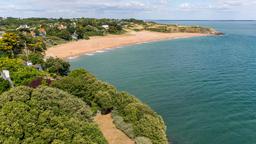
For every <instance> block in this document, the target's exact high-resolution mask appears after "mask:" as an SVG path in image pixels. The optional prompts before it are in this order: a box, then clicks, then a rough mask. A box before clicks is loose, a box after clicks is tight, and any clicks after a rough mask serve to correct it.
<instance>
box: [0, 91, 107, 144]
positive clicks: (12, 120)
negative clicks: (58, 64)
mask: <svg viewBox="0 0 256 144" xmlns="http://www.w3.org/2000/svg"><path fill="white" fill-rule="evenodd" d="M91 116H92V113H91V110H90V108H89V107H88V106H87V105H86V104H85V103H84V102H83V101H82V100H80V99H79V98H76V97H74V96H72V95H70V94H68V93H65V92H63V91H61V90H58V89H54V88H48V87H41V88H38V89H30V88H28V87H17V88H14V89H11V90H10V91H8V92H6V93H3V94H2V95H0V120H1V122H2V123H1V125H0V135H1V136H0V143H42V144H44V143H45V144H47V143H56V144H57V143H88V144H89V143H90V144H91V143H97V144H106V143H107V142H106V140H105V139H104V137H103V135H102V133H101V132H100V130H99V129H98V127H97V126H96V125H95V124H93V123H92V122H91Z"/></svg>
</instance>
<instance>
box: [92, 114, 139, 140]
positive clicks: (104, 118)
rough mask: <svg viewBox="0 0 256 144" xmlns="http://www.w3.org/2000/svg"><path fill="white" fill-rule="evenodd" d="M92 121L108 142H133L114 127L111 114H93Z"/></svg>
mask: <svg viewBox="0 0 256 144" xmlns="http://www.w3.org/2000/svg"><path fill="white" fill-rule="evenodd" d="M94 121H95V122H96V123H97V124H98V125H99V127H100V130H101V132H102V133H103V135H104V137H105V138H106V140H107V141H108V143H109V144H134V141H132V140H131V139H130V138H129V137H128V136H127V135H125V134H124V133H123V132H122V131H120V130H119V129H117V128H116V126H115V124H114V123H113V119H112V117H111V114H108V115H101V114H98V115H97V116H95V118H94Z"/></svg>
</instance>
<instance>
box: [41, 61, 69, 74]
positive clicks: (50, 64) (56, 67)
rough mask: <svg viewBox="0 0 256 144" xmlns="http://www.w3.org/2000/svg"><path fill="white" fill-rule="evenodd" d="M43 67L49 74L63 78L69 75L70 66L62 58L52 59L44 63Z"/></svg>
mask: <svg viewBox="0 0 256 144" xmlns="http://www.w3.org/2000/svg"><path fill="white" fill-rule="evenodd" d="M43 67H44V69H45V70H46V71H47V72H49V73H55V74H57V75H62V76H63V75H67V74H68V72H69V67H70V64H69V63H68V62H66V61H64V60H62V59H60V58H53V57H50V58H48V59H47V60H46V62H45V63H43Z"/></svg>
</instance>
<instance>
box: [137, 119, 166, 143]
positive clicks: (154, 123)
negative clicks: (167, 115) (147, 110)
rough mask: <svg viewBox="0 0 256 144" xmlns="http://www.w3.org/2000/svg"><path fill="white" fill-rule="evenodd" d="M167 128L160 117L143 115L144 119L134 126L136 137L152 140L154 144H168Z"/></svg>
mask: <svg viewBox="0 0 256 144" xmlns="http://www.w3.org/2000/svg"><path fill="white" fill-rule="evenodd" d="M165 131H166V127H165V125H164V122H163V120H162V119H161V118H160V117H154V116H152V115H146V114H145V115H143V117H142V118H141V119H140V120H139V121H137V122H136V123H135V124H134V132H135V135H136V136H144V137H147V138H150V139H151V141H152V142H153V144H166V143H167V137H166V134H165Z"/></svg>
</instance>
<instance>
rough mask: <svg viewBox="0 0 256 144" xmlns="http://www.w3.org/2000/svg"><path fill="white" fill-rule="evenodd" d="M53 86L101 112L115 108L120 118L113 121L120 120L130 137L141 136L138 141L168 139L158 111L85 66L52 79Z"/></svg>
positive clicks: (156, 143) (158, 143) (158, 142)
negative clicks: (110, 83) (100, 78)
mask: <svg viewBox="0 0 256 144" xmlns="http://www.w3.org/2000/svg"><path fill="white" fill-rule="evenodd" d="M52 86H53V87H56V88H59V89H62V90H64V91H67V92H69V93H71V94H73V95H75V96H78V97H80V98H82V99H83V100H84V101H85V102H86V103H87V104H89V105H90V106H92V107H93V108H97V109H99V110H101V111H102V112H103V113H108V112H111V111H112V110H114V111H115V114H114V115H115V116H116V115H117V116H119V117H120V118H119V119H120V121H123V122H121V123H120V122H119V121H118V122H116V123H119V126H118V125H117V126H118V128H120V129H121V130H123V131H124V132H125V133H126V134H127V135H128V136H130V137H131V138H133V139H135V138H137V137H143V138H140V139H139V140H138V141H143V140H145V141H146V140H150V141H151V142H152V143H153V144H166V143H167V138H166V134H165V131H166V127H165V124H164V122H163V120H162V118H161V117H160V116H159V115H157V114H156V113H155V112H154V111H153V110H152V109H151V108H149V107H148V106H146V105H145V104H143V103H142V102H140V101H139V100H138V99H137V98H135V97H134V96H131V95H129V94H127V93H124V92H118V91H117V90H116V89H115V88H114V87H113V86H111V85H109V84H106V83H104V82H101V81H99V80H97V79H96V78H95V77H94V76H92V75H91V74H89V73H88V72H86V71H84V70H75V71H73V72H71V73H70V74H69V76H67V77H63V78H62V79H60V80H57V81H55V82H54V83H53V84H52ZM113 117H114V116H113ZM121 127H125V128H121ZM137 139H138V138H137ZM141 139H143V140H141Z"/></svg>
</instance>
